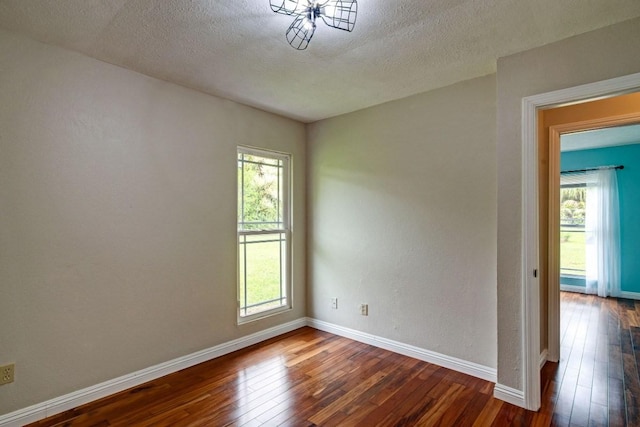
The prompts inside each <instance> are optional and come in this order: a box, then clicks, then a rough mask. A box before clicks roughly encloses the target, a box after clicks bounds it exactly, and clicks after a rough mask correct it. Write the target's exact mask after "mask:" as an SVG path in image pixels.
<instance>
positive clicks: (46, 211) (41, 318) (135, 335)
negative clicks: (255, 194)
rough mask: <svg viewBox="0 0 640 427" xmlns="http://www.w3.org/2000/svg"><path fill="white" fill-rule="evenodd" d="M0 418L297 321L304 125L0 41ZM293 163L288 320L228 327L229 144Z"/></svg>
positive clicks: (232, 273) (32, 45)
mask: <svg viewBox="0 0 640 427" xmlns="http://www.w3.org/2000/svg"><path fill="white" fill-rule="evenodd" d="M0 58H3V60H2V65H1V66H0V99H1V100H2V102H1V103H0V152H1V153H2V155H0V287H1V289H2V297H1V298H0V319H1V320H0V343H1V344H0V360H1V362H15V363H16V381H15V382H14V383H12V384H8V385H5V386H3V387H1V388H0V414H3V413H7V412H11V411H13V410H16V409H19V408H24V407H26V406H28V405H31V404H35V403H39V402H42V401H45V400H47V399H50V398H53V397H58V396H61V395H63V394H66V393H69V392H72V391H75V390H78V389H81V388H84V387H87V386H91V385H95V384H98V383H100V382H103V381H106V380H109V379H112V378H115V377H118V376H121V375H124V374H129V373H131V372H134V371H137V370H139V369H143V368H147V367H150V366H152V365H155V364H157V363H161V362H166V361H168V360H171V359H173V358H176V357H179V356H182V355H186V354H190V353H192V352H195V351H197V350H201V349H204V348H208V347H211V346H213V345H216V344H219V343H222V342H226V341H228V340H231V339H234V338H238V337H240V336H243V335H246V334H249V333H253V332H256V331H258V330H262V329H266V328H268V327H271V326H274V325H276V324H280V323H284V322H285V321H291V320H293V319H297V318H300V317H302V316H304V314H305V309H306V307H305V297H304V296H305V284H304V280H305V272H304V268H305V259H304V246H305V238H304V237H305V213H304V209H305V204H304V192H303V191H304V186H305V184H304V179H305V178H304V159H305V151H304V138H305V130H304V126H303V125H302V124H300V123H296V122H294V121H291V120H289V119H284V118H282V117H278V116H275V115H272V114H268V113H264V112H260V111H258V110H254V109H252V108H249V107H245V106H241V105H239V104H235V103H233V102H230V101H223V100H221V99H218V98H214V97H211V96H209V95H204V94H201V93H197V92H194V91H192V90H188V89H185V88H182V87H178V86H175V85H173V84H169V83H165V82H162V81H159V80H155V79H153V78H150V77H146V76H143V75H141V74H137V73H134V72H131V71H128V70H125V69H122V68H119V67H116V66H112V65H108V64H105V63H103V62H100V61H97V60H94V59H90V58H87V57H85V56H83V55H80V54H77V53H72V52H70V51H66V50H62V49H59V48H55V47H51V46H48V45H44V44H41V43H38V42H34V41H30V40H28V39H26V38H22V37H19V36H14V35H11V34H8V33H4V32H0ZM238 144H246V145H253V146H261V147H267V148H272V149H277V150H281V151H285V152H290V153H292V154H293V170H294V199H293V203H294V217H293V223H294V230H293V236H294V237H293V239H294V248H295V251H296V253H294V275H293V281H294V286H295V289H294V310H293V311H289V312H287V313H285V314H282V315H279V316H274V317H271V318H268V319H265V320H262V321H257V322H253V323H251V324H247V325H243V326H241V327H238V326H237V325H236V302H235V301H236V174H237V172H236V168H237V166H236V146H237V145H238Z"/></svg>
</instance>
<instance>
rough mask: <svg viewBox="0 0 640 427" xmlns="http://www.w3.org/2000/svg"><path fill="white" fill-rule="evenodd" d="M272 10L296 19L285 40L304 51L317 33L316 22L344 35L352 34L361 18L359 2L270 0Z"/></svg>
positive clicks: (338, 0)
mask: <svg viewBox="0 0 640 427" xmlns="http://www.w3.org/2000/svg"><path fill="white" fill-rule="evenodd" d="M269 4H270V6H271V10H272V11H274V12H276V13H279V14H282V15H290V16H295V18H294V20H293V22H292V23H291V25H290V26H289V28H288V29H287V31H286V33H285V36H286V39H287V42H288V43H289V45H291V47H293V48H294V49H297V50H304V49H306V48H307V46H309V42H310V41H311V38H312V37H313V34H314V33H315V30H316V21H317V18H320V19H322V22H324V23H325V24H326V25H327V26H329V27H331V28H337V29H339V30H344V31H349V32H351V31H353V28H354V26H355V25H356V16H357V14H358V2H357V0H324V1H315V0H314V1H312V0H269Z"/></svg>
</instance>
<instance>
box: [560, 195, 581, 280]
mask: <svg viewBox="0 0 640 427" xmlns="http://www.w3.org/2000/svg"><path fill="white" fill-rule="evenodd" d="M586 201H587V192H586V186H585V185H584V184H577V185H576V184H573V185H568V186H564V187H563V188H561V189H560V274H561V275H564V276H566V275H573V276H584V275H585V273H586V270H585V252H586V249H585V229H584V224H585V206H586Z"/></svg>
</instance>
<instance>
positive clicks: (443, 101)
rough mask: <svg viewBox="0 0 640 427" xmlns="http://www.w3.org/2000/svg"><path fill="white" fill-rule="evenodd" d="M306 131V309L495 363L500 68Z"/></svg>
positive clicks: (405, 340)
mask: <svg viewBox="0 0 640 427" xmlns="http://www.w3.org/2000/svg"><path fill="white" fill-rule="evenodd" d="M308 139H309V142H308V143H309V146H308V148H307V150H308V158H309V160H308V166H307V167H308V200H309V205H308V208H307V209H308V212H309V215H310V223H309V231H310V233H311V237H310V240H309V249H308V256H309V260H310V263H309V266H308V271H309V285H310V288H309V291H310V295H309V315H310V316H312V317H314V318H317V319H320V320H324V321H327V322H331V323H335V324H338V325H342V326H345V327H349V328H354V329H357V330H360V331H364V332H367V333H371V334H375V335H378V336H382V337H385V338H388V339H393V340H397V341H400V342H403V343H408V344H412V345H416V346H419V347H422V348H425V349H428V350H431V351H436V352H439V353H442V354H445V355H448V356H454V357H457V358H460V359H463V360H467V361H471V362H475V363H478V364H481V365H484V366H488V367H491V368H495V366H496V345H495V344H496V292H495V288H496V271H495V263H496V239H495V235H496V176H495V167H496V166H495V76H494V75H490V76H487V77H482V78H479V79H474V80H470V81H467V82H463V83H459V84H456V85H454V86H450V87H447V88H444V89H439V90H436V91H433V92H429V93H426V94H422V95H416V96H413V97H410V98H406V99H403V100H400V101H394V102H391V103H387V104H383V105H380V106H377V107H373V108H369V109H366V110H362V111H359V112H356V113H352V114H348V115H344V116H340V117H337V118H334V119H329V120H324V121H321V122H318V123H315V124H313V125H310V126H309V131H308ZM332 297H337V298H338V309H337V310H333V309H331V306H330V299H331V298H332ZM360 303H368V304H369V316H367V317H364V316H361V315H360V313H359V304H360Z"/></svg>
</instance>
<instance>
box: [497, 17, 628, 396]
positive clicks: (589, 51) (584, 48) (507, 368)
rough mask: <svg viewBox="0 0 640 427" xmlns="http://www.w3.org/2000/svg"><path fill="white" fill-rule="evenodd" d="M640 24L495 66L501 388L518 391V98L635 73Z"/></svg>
mask: <svg viewBox="0 0 640 427" xmlns="http://www.w3.org/2000/svg"><path fill="white" fill-rule="evenodd" d="M638 40H640V19H633V20H629V21H626V22H623V23H621V24H617V25H612V26H610V27H606V28H603V29H601V30H597V31H592V32H590V33H586V34H583V35H580V36H576V37H571V38H569V39H566V40H563V41H560V42H557V43H552V44H550V45H547V46H543V47H541V48H537V49H532V50H530V51H527V52H523V53H520V54H516V55H512V56H508V57H506V58H502V59H500V60H499V61H498V73H497V93H498V109H497V124H498V128H497V129H498V130H497V138H498V139H497V164H498V382H499V383H501V384H503V385H506V386H509V387H512V388H515V389H519V390H521V389H522V378H523V371H522V337H523V333H524V331H523V330H522V328H521V324H522V304H521V286H522V284H521V277H522V276H521V260H522V248H521V244H522V238H521V233H522V227H521V217H522V209H521V206H522V179H521V176H522V158H521V155H522V154H521V152H522V150H521V148H522V135H521V133H522V127H521V120H522V109H521V103H522V98H523V97H527V96H531V95H536V94H541V93H546V92H550V91H553V90H558V89H563V88H569V87H573V86H578V85H581V84H585V83H591V82H596V81H601V80H605V79H610V78H614V77H619V76H624V75H628V74H632V73H637V72H640V44H638Z"/></svg>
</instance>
